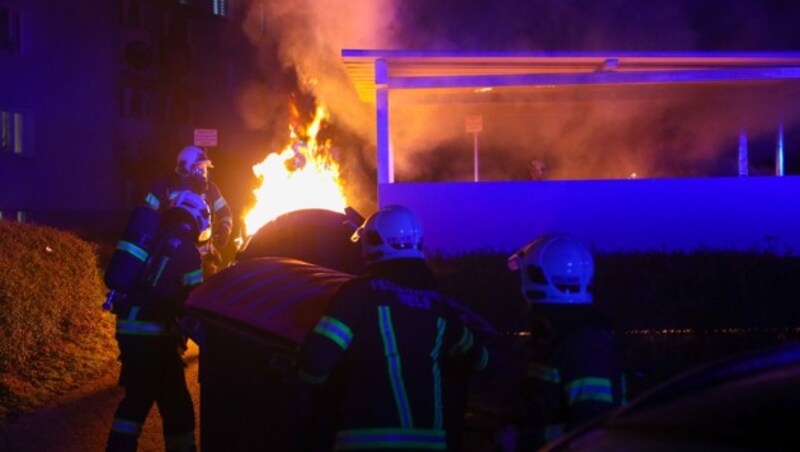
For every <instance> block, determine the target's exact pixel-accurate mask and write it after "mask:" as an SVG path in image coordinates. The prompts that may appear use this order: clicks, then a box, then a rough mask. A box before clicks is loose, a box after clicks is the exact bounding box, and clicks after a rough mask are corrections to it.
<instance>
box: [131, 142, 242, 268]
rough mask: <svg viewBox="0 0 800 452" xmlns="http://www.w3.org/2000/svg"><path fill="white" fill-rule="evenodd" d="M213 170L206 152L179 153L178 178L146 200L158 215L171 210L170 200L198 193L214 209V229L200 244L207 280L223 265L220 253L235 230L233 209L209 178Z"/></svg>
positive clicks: (160, 184) (156, 187) (161, 184)
mask: <svg viewBox="0 0 800 452" xmlns="http://www.w3.org/2000/svg"><path fill="white" fill-rule="evenodd" d="M213 167H214V165H213V164H212V163H211V160H210V159H209V158H208V156H207V155H206V153H205V152H204V151H203V150H202V149H200V148H198V147H196V146H187V147H185V148H183V149H182V150H181V151H180V152H179V153H178V157H177V162H176V165H175V174H176V175H175V176H171V177H168V178H165V179H163V180H161V181H159V182H157V183H156V184H155V185H154V186H153V187H152V189H151V190H150V192H149V193H148V194H147V196H146V197H145V204H146V205H147V206H149V207H151V208H152V209H155V210H158V211H161V210H162V209H163V208H165V207H167V206H169V204H170V200H171V199H173V198H174V197H175V196H177V195H178V193H180V192H182V191H183V190H191V191H194V192H195V193H198V194H200V195H201V196H202V197H203V199H204V200H205V201H206V203H207V204H208V206H209V207H210V208H211V229H210V230H209V232H208V233H207V234H206V236H204V237H201V238H200V244H199V247H200V253H201V254H202V256H203V268H204V272H205V274H206V276H209V275H211V274H213V273H215V272H216V270H217V269H218V268H219V267H220V266H221V265H222V264H223V258H222V254H221V253H220V251H219V250H220V249H222V248H224V247H225V246H226V245H227V243H228V239H229V238H230V235H231V230H232V228H233V216H232V214H231V209H230V206H228V203H227V201H225V198H224V197H223V196H222V192H221V191H220V189H219V187H218V186H217V185H216V184H215V183H214V182H212V181H210V180H209V178H208V170H209V168H213Z"/></svg>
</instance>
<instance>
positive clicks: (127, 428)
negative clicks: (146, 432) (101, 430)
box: [111, 418, 142, 436]
mask: <svg viewBox="0 0 800 452" xmlns="http://www.w3.org/2000/svg"><path fill="white" fill-rule="evenodd" d="M111 431H112V432H116V433H122V434H123V435H130V436H139V434H141V433H142V424H140V423H138V422H133V421H129V420H127V419H120V418H115V419H114V422H112V423H111Z"/></svg>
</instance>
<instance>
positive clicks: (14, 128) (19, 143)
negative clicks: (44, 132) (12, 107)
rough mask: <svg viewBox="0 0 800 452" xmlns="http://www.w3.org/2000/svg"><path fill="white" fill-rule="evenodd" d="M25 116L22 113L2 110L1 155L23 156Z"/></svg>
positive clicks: (0, 116) (0, 126)
mask: <svg viewBox="0 0 800 452" xmlns="http://www.w3.org/2000/svg"><path fill="white" fill-rule="evenodd" d="M23 127H24V123H23V115H22V113H20V112H15V111H9V110H0V154H22V153H23V150H24V146H23V144H24V142H23V138H24V135H23V130H24V129H23Z"/></svg>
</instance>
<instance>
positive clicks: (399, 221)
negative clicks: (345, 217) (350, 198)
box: [351, 205, 425, 264]
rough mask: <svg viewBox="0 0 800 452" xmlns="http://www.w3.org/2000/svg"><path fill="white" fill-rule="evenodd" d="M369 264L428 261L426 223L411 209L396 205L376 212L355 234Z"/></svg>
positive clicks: (352, 238)
mask: <svg viewBox="0 0 800 452" xmlns="http://www.w3.org/2000/svg"><path fill="white" fill-rule="evenodd" d="M351 240H353V241H354V242H358V241H359V240H360V241H361V250H362V253H363V255H364V259H366V261H367V264H374V263H376V262H381V261H387V260H390V259H403V258H411V259H424V258H425V254H424V253H423V252H422V223H420V221H419V218H417V216H416V215H415V214H414V212H412V211H411V209H409V208H408V207H404V206H399V205H392V206H386V207H384V208H383V209H380V210H379V211H377V212H375V213H374V214H372V216H370V217H369V218H368V219H367V221H365V222H364V224H363V225H362V226H361V227H360V228H358V229H357V230H356V232H355V233H353V236H352V237H351Z"/></svg>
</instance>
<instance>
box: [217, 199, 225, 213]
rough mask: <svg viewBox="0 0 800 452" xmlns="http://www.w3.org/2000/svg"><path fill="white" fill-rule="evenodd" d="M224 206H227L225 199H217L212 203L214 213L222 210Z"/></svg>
mask: <svg viewBox="0 0 800 452" xmlns="http://www.w3.org/2000/svg"><path fill="white" fill-rule="evenodd" d="M226 205H228V203H226V202H225V198H219V199H217V200H216V201H214V212H216V211H218V210H219V209H222V208H223V207H225V206H226Z"/></svg>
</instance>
